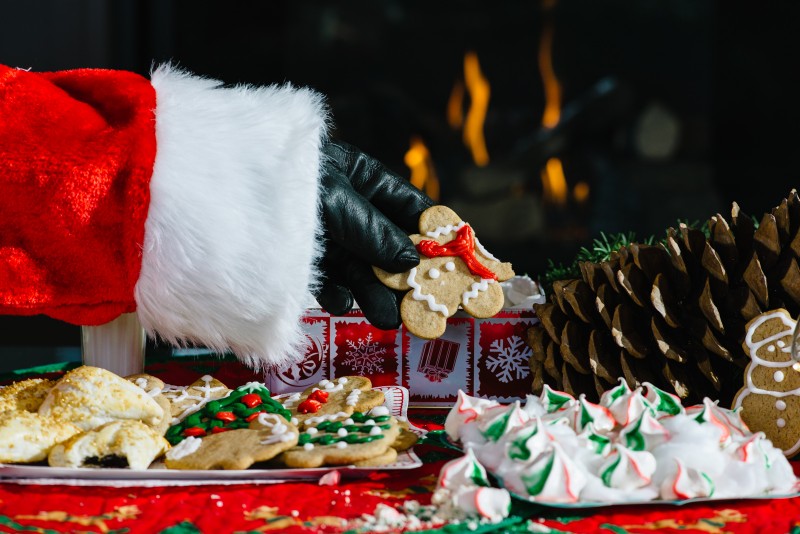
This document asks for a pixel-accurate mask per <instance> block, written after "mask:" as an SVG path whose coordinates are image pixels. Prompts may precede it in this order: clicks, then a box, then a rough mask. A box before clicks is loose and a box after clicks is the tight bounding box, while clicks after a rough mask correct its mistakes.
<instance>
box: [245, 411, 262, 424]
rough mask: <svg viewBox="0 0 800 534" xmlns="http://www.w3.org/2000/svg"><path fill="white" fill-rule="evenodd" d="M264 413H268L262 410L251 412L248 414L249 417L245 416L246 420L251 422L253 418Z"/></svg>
mask: <svg viewBox="0 0 800 534" xmlns="http://www.w3.org/2000/svg"><path fill="white" fill-rule="evenodd" d="M262 413H267V412H264V411H261V412H256V413H251V414H250V415H248V416H247V417H245V418H244V420H245V421H247V422H248V423H249V422H250V421H252V420H253V419H255V418H256V417H258V416H259V415H261V414H262Z"/></svg>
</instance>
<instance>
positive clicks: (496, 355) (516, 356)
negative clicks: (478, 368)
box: [486, 336, 532, 384]
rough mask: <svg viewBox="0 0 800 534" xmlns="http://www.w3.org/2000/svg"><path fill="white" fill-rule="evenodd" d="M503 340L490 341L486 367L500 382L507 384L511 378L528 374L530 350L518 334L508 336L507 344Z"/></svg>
mask: <svg viewBox="0 0 800 534" xmlns="http://www.w3.org/2000/svg"><path fill="white" fill-rule="evenodd" d="M505 341H506V340H504V339H496V340H494V341H493V342H492V344H491V345H490V348H489V356H488V357H487V358H486V368H487V369H489V370H490V371H492V372H493V373H494V374H495V376H497V378H498V379H499V380H500V381H501V382H503V383H504V384H507V383H509V382H511V381H512V380H520V379H522V378H525V377H527V376H528V372H529V369H530V368H529V365H528V360H529V359H530V357H531V353H532V351H531V348H530V347H528V346H527V345H525V342H523V341H522V338H520V337H519V336H511V337H510V338H508V345H506V343H505ZM512 375H513V376H512Z"/></svg>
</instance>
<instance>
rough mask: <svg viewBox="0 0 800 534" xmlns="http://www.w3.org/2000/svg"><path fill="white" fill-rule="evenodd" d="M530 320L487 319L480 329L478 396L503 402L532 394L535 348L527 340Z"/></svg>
mask: <svg viewBox="0 0 800 534" xmlns="http://www.w3.org/2000/svg"><path fill="white" fill-rule="evenodd" d="M529 326H530V323H529V322H526V321H522V320H519V319H514V320H508V319H483V320H481V321H479V322H478V328H477V332H476V336H477V339H476V347H477V352H478V353H479V354H480V355H481V357H480V358H475V369H474V371H473V373H474V376H475V395H477V396H479V397H490V398H493V399H496V400H499V401H502V402H511V401H514V400H516V399H520V398H525V395H526V394H527V393H530V386H531V384H530V364H529V360H530V357H531V348H530V347H529V346H528V344H527V343H526V342H525V338H526V336H525V331H526V330H527V329H528V327H529Z"/></svg>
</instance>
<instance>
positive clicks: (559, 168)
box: [539, 0, 588, 205]
mask: <svg viewBox="0 0 800 534" xmlns="http://www.w3.org/2000/svg"><path fill="white" fill-rule="evenodd" d="M554 5H555V1H552V0H545V1H544V2H543V4H542V7H543V8H544V10H545V11H550V10H551V9H552V7H553V6H554ZM545 20H546V22H545V26H544V28H542V38H541V41H540V42H539V73H540V74H541V76H542V85H544V102H545V104H544V113H543V114H542V126H544V127H545V128H553V127H554V126H555V125H557V124H558V121H559V120H560V119H561V84H560V83H559V81H558V77H557V76H556V72H555V69H553V35H554V33H555V30H554V26H553V17H552V16H550V14H549V13H548V14H547V16H546V18H545ZM542 191H543V192H544V199H545V201H547V202H552V203H554V204H558V205H564V204H566V202H567V193H568V189H567V180H566V178H565V177H564V167H563V165H562V164H561V160H560V159H558V158H550V159H549V160H548V161H547V163H546V164H545V166H544V169H542ZM587 194H588V190H587Z"/></svg>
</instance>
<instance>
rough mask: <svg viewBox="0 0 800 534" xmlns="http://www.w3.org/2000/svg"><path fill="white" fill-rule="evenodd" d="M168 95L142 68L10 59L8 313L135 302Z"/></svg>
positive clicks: (85, 317)
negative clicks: (160, 119)
mask: <svg viewBox="0 0 800 534" xmlns="http://www.w3.org/2000/svg"><path fill="white" fill-rule="evenodd" d="M155 107H156V95H155V91H154V90H153V87H152V86H151V85H150V82H149V81H148V80H147V79H145V78H143V77H141V76H139V75H136V74H133V73H130V72H123V71H109V70H90V69H81V70H73V71H64V72H55V73H44V74H38V73H32V72H27V71H25V70H18V69H12V68H8V67H6V66H3V65H0V313H3V314H15V315H33V314H46V315H49V316H51V317H54V318H57V319H61V320H64V321H68V322H70V323H74V324H101V323H105V322H108V321H110V320H112V319H114V318H115V317H117V316H118V315H119V314H121V313H124V312H130V311H134V310H135V308H136V304H135V301H134V298H133V290H134V286H135V284H136V280H137V279H138V277H139V270H140V267H141V254H142V251H141V247H142V243H143V241H144V222H145V219H146V217H147V208H148V205H149V202H150V192H149V183H150V177H151V175H152V172H153V163H154V161H155V154H156V139H155Z"/></svg>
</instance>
